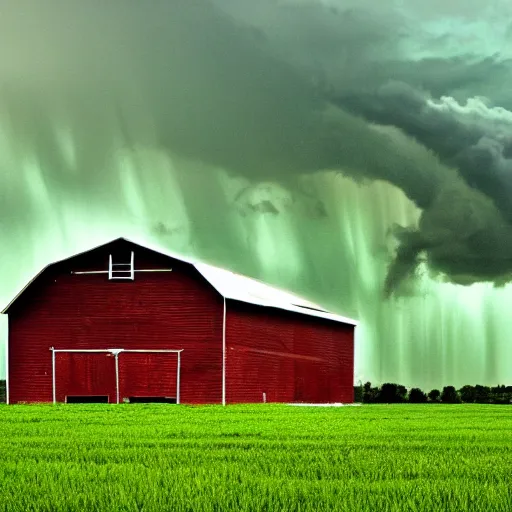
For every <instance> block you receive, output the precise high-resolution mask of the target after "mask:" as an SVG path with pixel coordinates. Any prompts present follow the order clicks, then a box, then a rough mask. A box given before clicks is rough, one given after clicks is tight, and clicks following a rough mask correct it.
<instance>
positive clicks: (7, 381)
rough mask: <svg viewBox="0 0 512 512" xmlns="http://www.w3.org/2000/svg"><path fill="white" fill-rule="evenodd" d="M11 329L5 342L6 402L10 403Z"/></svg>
mask: <svg viewBox="0 0 512 512" xmlns="http://www.w3.org/2000/svg"><path fill="white" fill-rule="evenodd" d="M9 327H10V323H9V324H8V327H7V328H9ZM9 340H10V336H9V331H7V340H6V342H5V403H6V404H9V403H10V399H9Z"/></svg>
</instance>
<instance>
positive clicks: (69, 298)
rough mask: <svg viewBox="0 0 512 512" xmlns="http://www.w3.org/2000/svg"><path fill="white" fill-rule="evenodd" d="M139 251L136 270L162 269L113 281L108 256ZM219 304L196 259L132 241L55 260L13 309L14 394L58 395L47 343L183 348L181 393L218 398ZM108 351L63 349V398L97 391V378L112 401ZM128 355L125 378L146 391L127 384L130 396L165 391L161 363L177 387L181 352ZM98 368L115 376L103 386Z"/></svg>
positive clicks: (59, 380) (20, 397)
mask: <svg viewBox="0 0 512 512" xmlns="http://www.w3.org/2000/svg"><path fill="white" fill-rule="evenodd" d="M132 250H133V251H134V253H135V265H136V269H139V270H151V269H153V270H159V271H155V272H136V276H135V279H134V280H133V281H131V280H123V281H109V279H108V275H107V274H106V273H105V271H108V259H109V255H110V254H112V255H113V256H114V258H120V259H123V261H124V260H126V257H127V256H128V257H129V255H130V253H131V251H132ZM161 270H171V271H167V272H162V271H161ZM89 272H102V273H89ZM222 310H223V301H222V297H220V295H219V294H218V293H217V292H216V291H215V290H214V289H213V288H212V287H211V286H209V285H208V284H207V283H205V281H204V279H203V278H202V277H201V276H200V274H199V273H198V272H197V271H196V269H195V268H194V267H193V266H192V265H190V264H189V263H185V262H181V261H179V260H172V259H171V258H169V257H167V256H164V255H162V254H158V253H155V252H153V251H151V250H148V249H145V248H144V247H140V246H137V245H135V244H131V243H130V242H127V241H125V240H117V241H115V242H113V243H112V244H107V245H105V246H102V247H99V248H96V249H94V250H92V251H88V252H86V253H83V254H80V255H77V256H76V257H72V258H70V259H68V260H64V261H62V262H58V263H55V264H53V265H50V266H49V267H47V268H46V269H45V270H44V271H43V272H42V273H41V274H40V275H39V276H38V277H37V278H36V279H35V280H33V282H32V283H31V284H30V286H28V287H27V288H26V289H25V291H24V293H23V294H22V295H21V296H19V297H18V299H17V300H16V301H14V302H13V303H12V304H11V305H10V307H9V309H8V313H9V365H8V368H9V377H10V378H9V399H10V402H11V403H16V402H19V401H29V402H50V401H52V399H53V396H52V387H53V386H52V371H53V369H52V358H51V353H50V350H49V349H50V347H54V348H55V349H58V350H64V349H74V350H79V349H83V350H91V349H98V350H103V349H111V348H123V349H133V350H140V349H148V350H183V353H182V355H181V368H180V373H181V385H180V388H181V399H182V401H184V402H189V403H219V402H220V401H221V392H222V390H221V386H220V380H221V372H222ZM108 357H109V354H101V353H100V354H88V353H85V352H84V353H80V354H78V353H77V354H73V353H57V355H56V359H57V360H56V388H57V396H56V399H57V401H65V400H66V396H76V395H81V394H83V395H86V394H93V395H98V394H100V393H99V391H98V386H99V387H101V388H104V389H106V390H107V391H105V392H104V393H103V394H108V395H109V400H110V401H111V402H113V401H115V380H114V379H113V377H112V376H113V367H112V364H113V359H112V357H110V358H109V359H107V358H108ZM121 357H123V358H124V359H123V360H122V359H121ZM121 357H120V364H121V365H123V362H124V368H125V369H126V372H125V374H121V378H124V379H125V380H126V381H139V382H141V386H139V387H140V389H133V386H131V387H130V389H131V391H130V392H131V393H132V394H134V393H135V392H137V393H138V394H139V395H144V394H146V395H148V394H149V395H155V394H156V393H158V389H155V386H152V384H151V377H150V376H148V375H147V373H148V372H151V373H153V374H154V373H155V369H156V368H157V367H158V366H161V365H163V366H166V365H167V367H168V368H167V369H168V372H167V373H165V372H163V374H162V375H160V376H159V378H160V379H161V381H162V383H163V382H165V383H166V386H167V387H166V388H165V389H164V391H166V392H167V394H173V395H175V394H176V391H177V390H176V384H174V383H175V382H176V372H177V367H176V365H177V360H176V356H174V355H172V354H171V353H170V354H168V355H167V354H164V353H161V354H160V355H157V354H151V353H146V354H143V353H140V354H137V355H136V356H134V355H133V354H130V355H128V353H126V354H123V355H122V356H121ZM128 357H129V358H131V361H128ZM121 369H122V368H121ZM95 372H96V373H98V374H101V375H103V374H106V373H108V374H109V375H110V377H109V378H108V379H106V380H104V382H99V384H97V385H96V384H94V382H93V381H94V380H95V379H96V380H98V378H100V377H99V375H96V374H95ZM160 373H162V372H160ZM199 376H200V378H199ZM102 378H103V377H101V378H100V380H101V379H102ZM77 379H78V381H77ZM80 379H81V380H83V382H79V380H80ZM170 382H172V384H173V385H172V386H170V385H168V384H169V383H170ZM162 386H163V384H162ZM125 387H126V386H125ZM121 394H122V391H121ZM123 398H127V397H125V396H121V400H122V399H123Z"/></svg>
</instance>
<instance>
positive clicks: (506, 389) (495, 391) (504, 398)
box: [490, 385, 512, 404]
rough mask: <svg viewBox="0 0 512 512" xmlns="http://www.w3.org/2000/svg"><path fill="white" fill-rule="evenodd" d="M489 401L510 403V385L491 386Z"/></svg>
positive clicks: (511, 396)
mask: <svg viewBox="0 0 512 512" xmlns="http://www.w3.org/2000/svg"><path fill="white" fill-rule="evenodd" d="M490 401H491V403H493V404H510V403H512V386H503V385H502V386H495V387H492V388H491V398H490Z"/></svg>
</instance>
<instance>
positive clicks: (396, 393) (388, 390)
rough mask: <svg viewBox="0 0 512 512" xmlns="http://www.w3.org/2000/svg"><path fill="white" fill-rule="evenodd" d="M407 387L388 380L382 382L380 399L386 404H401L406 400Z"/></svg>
mask: <svg viewBox="0 0 512 512" xmlns="http://www.w3.org/2000/svg"><path fill="white" fill-rule="evenodd" d="M406 398H407V389H406V388H405V386H401V385H399V384H392V383H389V382H387V383H386V384H382V387H381V388H380V392H379V395H378V401H379V402H380V403H385V404H399V403H403V402H405V401H406Z"/></svg>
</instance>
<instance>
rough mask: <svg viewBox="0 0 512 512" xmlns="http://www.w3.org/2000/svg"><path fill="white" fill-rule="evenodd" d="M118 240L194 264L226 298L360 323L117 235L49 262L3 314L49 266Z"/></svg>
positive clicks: (241, 278)
mask: <svg viewBox="0 0 512 512" xmlns="http://www.w3.org/2000/svg"><path fill="white" fill-rule="evenodd" d="M119 240H124V241H126V242H128V243H131V244H135V245H138V246H141V247H143V248H145V249H149V250H151V251H154V252H156V253H159V254H162V255H164V256H168V257H170V258H173V259H175V260H178V261H182V262H184V263H189V264H191V265H193V266H194V267H195V268H196V269H197V271H198V272H199V273H200V274H201V275H202V276H203V277H204V278H205V279H206V281H208V282H209V283H210V284H211V286H213V288H215V290H217V292H218V293H219V294H220V295H222V296H223V297H224V298H226V299H231V300H236V301H240V302H246V303H248V304H255V305H259V306H266V307H272V308H277V309H283V310H287V311H294V312H297V313H301V314H304V315H308V316H314V317H319V318H326V319H329V320H334V321H336V322H341V323H344V324H349V325H357V323H358V322H357V321H356V320H354V319H352V318H347V317H344V316H340V315H337V314H335V313H332V312H330V311H327V310H325V309H324V308H323V307H322V306H319V305H318V304H315V303H313V302H310V301H308V300H306V299H304V298H301V297H299V296H297V295H294V294H291V293H289V292H287V291H285V290H282V289H279V288H276V287H273V286H270V285H268V284H265V283H263V282H261V281H258V280H257V279H253V278H250V277H247V276H244V275H241V274H237V273H235V272H231V271H230V270H226V269H223V268H220V267H216V266H214V265H210V264H207V263H202V262H199V261H197V260H194V259H191V258H188V257H185V256H182V255H178V254H175V253H173V252H171V251H168V250H165V249H162V248H160V247H155V246H152V245H151V244H148V243H146V242H143V243H141V242H137V241H134V240H133V239H128V238H124V237H122V238H117V239H115V240H109V241H107V242H106V243H103V244H101V245H99V246H96V247H93V248H91V249H88V250H86V251H84V252H81V253H78V254H73V255H72V256H69V257H68V258H64V259H62V260H58V261H54V262H52V263H50V264H48V265H47V266H46V267H44V268H43V269H42V270H41V271H40V272H38V273H37V274H36V275H35V276H34V277H33V278H32V279H31V280H30V281H29V282H28V283H27V284H26V285H25V286H24V287H23V289H22V290H21V291H20V292H19V293H18V294H17V295H16V296H15V297H14V298H13V300H12V301H11V302H10V303H9V304H8V305H7V306H6V307H5V308H4V310H3V311H2V313H7V311H8V310H9V308H10V307H11V306H12V305H13V304H14V302H16V301H17V300H18V298H19V297H20V296H21V295H22V294H23V292H24V291H25V290H26V289H27V288H28V287H29V286H30V284H31V283H33V282H34V281H35V280H36V279H37V278H38V277H39V275H41V274H42V273H43V272H44V271H45V270H46V269H47V268H48V267H50V266H52V265H55V264H56V263H60V262H63V261H66V260H70V259H72V258H74V257H75V256H79V255H80V254H85V253H87V252H90V251H92V250H95V249H99V248H100V247H103V246H104V245H108V244H110V243H112V242H115V241H119Z"/></svg>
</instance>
